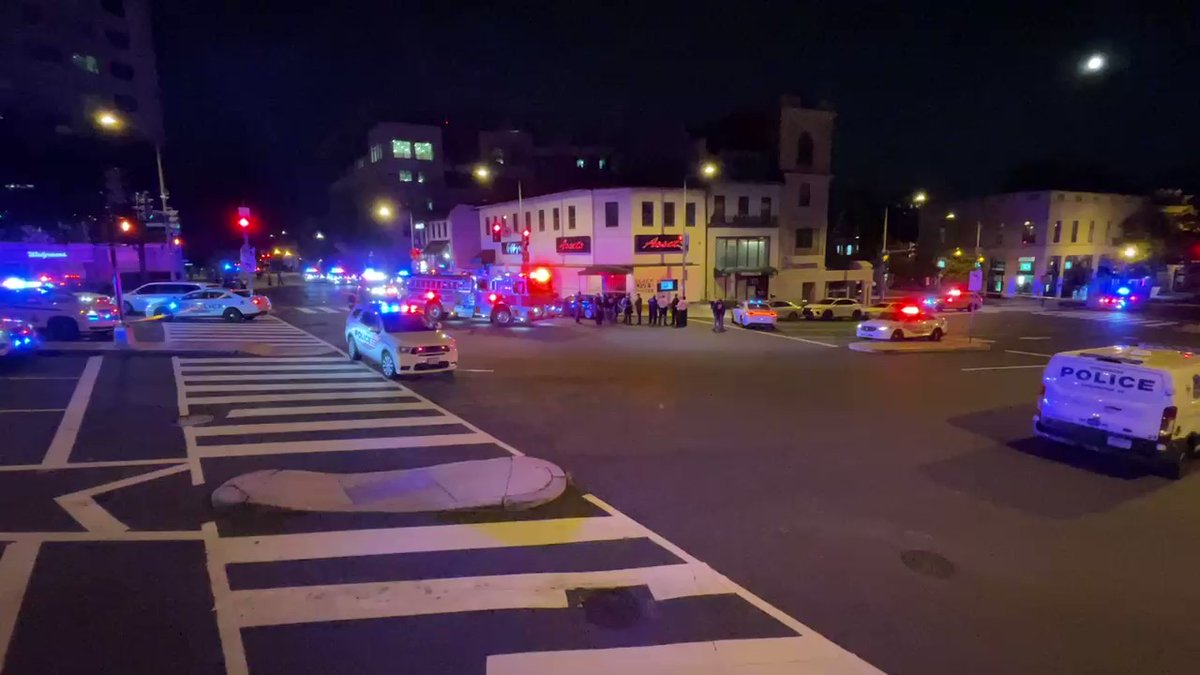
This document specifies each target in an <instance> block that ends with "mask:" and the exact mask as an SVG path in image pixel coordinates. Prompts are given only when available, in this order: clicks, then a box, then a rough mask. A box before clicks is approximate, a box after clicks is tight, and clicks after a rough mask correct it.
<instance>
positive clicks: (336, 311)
mask: <svg viewBox="0 0 1200 675" xmlns="http://www.w3.org/2000/svg"><path fill="white" fill-rule="evenodd" d="M317 309H319V310H321V311H322V312H325V313H326V314H345V313H346V312H348V311H349V310H346V309H337V308H336V307H318V308H317Z"/></svg>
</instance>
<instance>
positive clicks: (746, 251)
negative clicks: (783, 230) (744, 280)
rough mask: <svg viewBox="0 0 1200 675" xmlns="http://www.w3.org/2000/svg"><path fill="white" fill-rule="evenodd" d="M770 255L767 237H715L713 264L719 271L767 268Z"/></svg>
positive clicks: (769, 243)
mask: <svg viewBox="0 0 1200 675" xmlns="http://www.w3.org/2000/svg"><path fill="white" fill-rule="evenodd" d="M770 254H771V242H770V239H768V238H767V237H717V241H716V248H715V253H714V256H715V257H714V261H715V263H714V264H715V265H716V266H717V267H718V268H719V269H729V268H744V269H753V268H760V267H767V266H768V265H770V264H771V255H770Z"/></svg>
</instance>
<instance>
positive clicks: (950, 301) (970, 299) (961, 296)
mask: <svg viewBox="0 0 1200 675" xmlns="http://www.w3.org/2000/svg"><path fill="white" fill-rule="evenodd" d="M925 303H926V304H928V305H930V306H931V307H933V308H934V309H936V310H937V311H939V312H945V311H948V310H955V311H958V312H974V311H975V310H977V309H979V308H980V307H983V296H982V295H980V294H978V293H973V292H970V291H964V290H962V289H960V288H951V289H949V290H948V291H946V292H945V293H943V294H941V295H935V296H932V297H930V298H929V299H927V300H926V301H925Z"/></svg>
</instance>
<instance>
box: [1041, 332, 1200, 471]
mask: <svg viewBox="0 0 1200 675" xmlns="http://www.w3.org/2000/svg"><path fill="white" fill-rule="evenodd" d="M1037 407H1038V412H1037V414H1036V415H1035V416H1034V418H1033V427H1034V431H1035V432H1036V433H1037V435H1039V436H1043V437H1045V438H1049V439H1052V440H1055V441H1058V442H1061V443H1066V444H1069V445H1074V446H1078V447H1083V448H1087V449H1089V450H1095V451H1098V452H1108V453H1114V454H1118V455H1122V456H1125V457H1129V458H1131V459H1138V460H1142V461H1148V462H1150V463H1152V464H1153V465H1155V466H1156V467H1157V468H1158V469H1159V470H1161V472H1162V473H1163V474H1164V475H1166V476H1167V477H1170V478H1179V477H1180V476H1181V475H1182V474H1183V471H1184V465H1185V463H1186V462H1187V460H1188V459H1190V458H1191V457H1192V456H1194V455H1195V454H1196V451H1197V444H1198V442H1200V357H1196V356H1194V355H1193V354H1192V352H1191V351H1189V350H1186V349H1180V348H1174V347H1158V346H1138V347H1125V346H1113V347H1102V348H1098V349H1080V350H1076V351H1069V352H1062V353H1060V354H1055V355H1054V356H1053V357H1051V359H1050V363H1049V364H1047V366H1046V370H1045V372H1044V373H1043V374H1042V395H1041V398H1040V399H1039V400H1038V406H1037Z"/></svg>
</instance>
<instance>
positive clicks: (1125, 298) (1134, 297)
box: [1087, 272, 1154, 310]
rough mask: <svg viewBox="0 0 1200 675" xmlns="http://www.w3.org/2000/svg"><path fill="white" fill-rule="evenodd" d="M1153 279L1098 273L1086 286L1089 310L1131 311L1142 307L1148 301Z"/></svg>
mask: <svg viewBox="0 0 1200 675" xmlns="http://www.w3.org/2000/svg"><path fill="white" fill-rule="evenodd" d="M1153 283H1154V278H1153V277H1150V276H1139V275H1138V274H1136V273H1128V272H1127V273H1113V274H1108V273H1100V274H1097V275H1096V276H1095V278H1093V279H1092V281H1091V283H1089V284H1088V292H1087V306H1088V307H1089V308H1090V309H1113V310H1131V309H1138V308H1140V307H1144V306H1145V305H1146V301H1147V300H1149V299H1150V289H1151V288H1152V286H1153Z"/></svg>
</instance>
